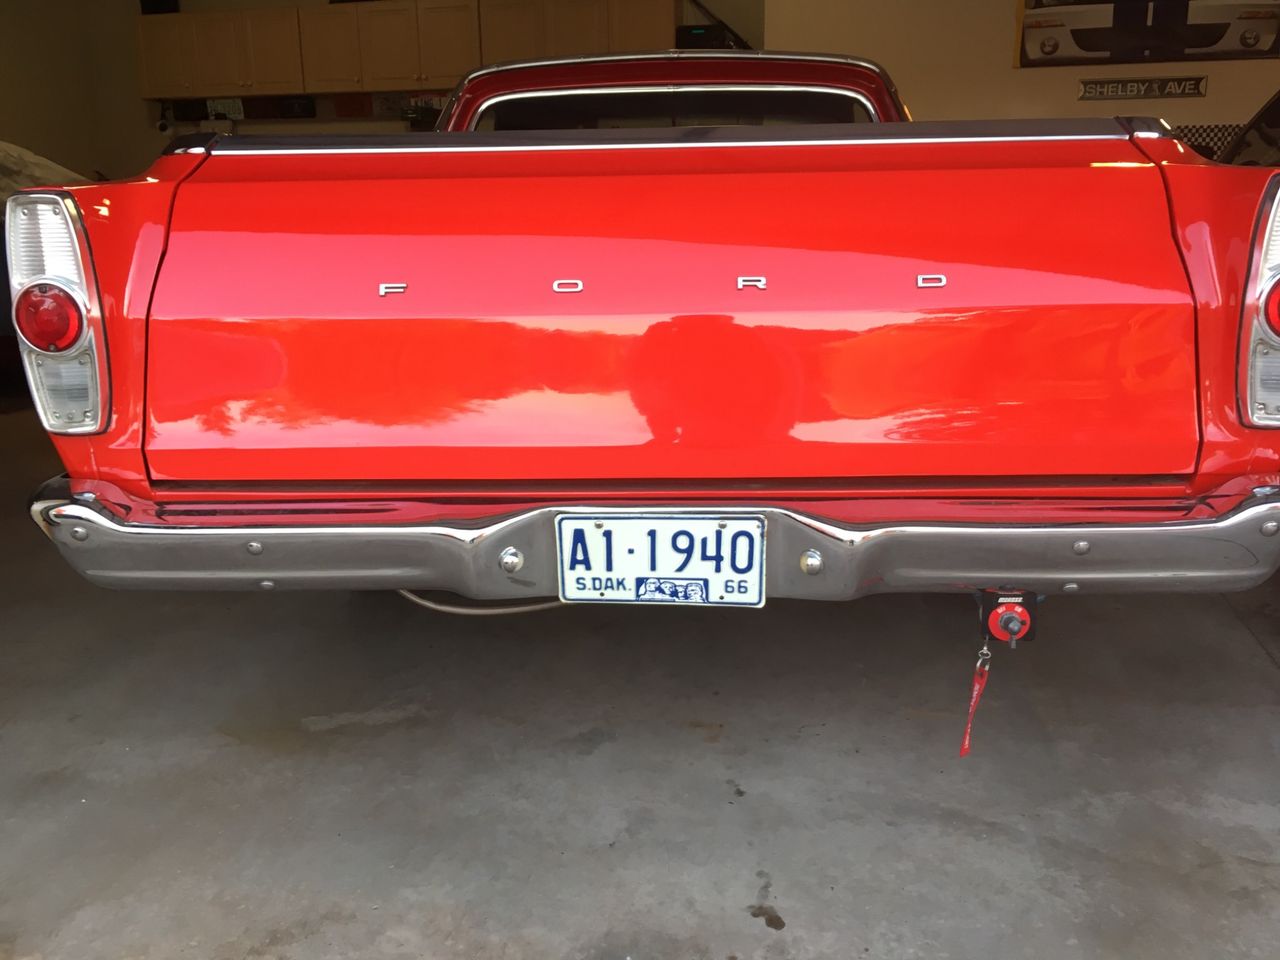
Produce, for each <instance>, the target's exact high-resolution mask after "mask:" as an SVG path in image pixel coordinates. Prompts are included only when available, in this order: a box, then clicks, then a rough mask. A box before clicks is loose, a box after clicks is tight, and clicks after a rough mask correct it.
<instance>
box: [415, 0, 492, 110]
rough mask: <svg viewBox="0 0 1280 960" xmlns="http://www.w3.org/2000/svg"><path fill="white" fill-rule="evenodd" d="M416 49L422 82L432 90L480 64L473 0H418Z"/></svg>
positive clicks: (476, 10)
mask: <svg viewBox="0 0 1280 960" xmlns="http://www.w3.org/2000/svg"><path fill="white" fill-rule="evenodd" d="M418 51H419V57H420V62H421V66H422V80H423V86H425V87H428V88H430V89H433V90H440V89H443V88H445V87H451V86H453V85H454V84H455V83H457V82H458V81H459V80H461V79H462V78H463V77H464V76H465V75H466V74H468V73H470V72H471V71H472V70H474V69H475V68H476V67H478V66H480V63H481V60H480V10H479V4H478V3H477V0H418Z"/></svg>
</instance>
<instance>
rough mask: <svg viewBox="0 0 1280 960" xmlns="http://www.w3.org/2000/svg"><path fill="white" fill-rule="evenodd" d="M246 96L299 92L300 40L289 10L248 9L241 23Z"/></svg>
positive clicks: (295, 19) (295, 14)
mask: <svg viewBox="0 0 1280 960" xmlns="http://www.w3.org/2000/svg"><path fill="white" fill-rule="evenodd" d="M241 23H242V27H241V29H242V30H243V36H244V39H243V42H242V51H243V54H242V55H243V56H244V58H245V63H246V65H247V66H246V69H245V73H246V74H247V79H248V84H247V85H248V88H249V92H250V93H259V94H262V93H268V94H269V93H301V92H302V91H303V89H304V88H303V84H302V39H301V37H300V36H299V34H298V11H297V10H295V9H294V8H292V7H283V8H280V9H271V10H248V11H246V12H245V14H244V19H243V21H241Z"/></svg>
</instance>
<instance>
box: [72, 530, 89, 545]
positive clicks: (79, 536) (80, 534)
mask: <svg viewBox="0 0 1280 960" xmlns="http://www.w3.org/2000/svg"><path fill="white" fill-rule="evenodd" d="M71 539H72V540H79V541H80V542H81V543H83V542H84V541H85V540H88V539H89V531H88V530H86V529H85V528H84V527H72V528H71Z"/></svg>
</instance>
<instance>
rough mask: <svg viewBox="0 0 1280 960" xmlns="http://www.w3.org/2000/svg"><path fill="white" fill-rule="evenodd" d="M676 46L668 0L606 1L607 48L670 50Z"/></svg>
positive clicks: (673, 8)
mask: <svg viewBox="0 0 1280 960" xmlns="http://www.w3.org/2000/svg"><path fill="white" fill-rule="evenodd" d="M675 45H676V6H675V3H673V2H672V0H609V49H610V50H611V51H613V52H616V53H633V52H635V51H638V50H670V49H671V48H672V47H674V46H675Z"/></svg>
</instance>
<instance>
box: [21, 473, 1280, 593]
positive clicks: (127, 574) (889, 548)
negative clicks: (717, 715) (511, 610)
mask: <svg viewBox="0 0 1280 960" xmlns="http://www.w3.org/2000/svg"><path fill="white" fill-rule="evenodd" d="M31 509H32V516H33V518H35V520H36V522H37V523H39V524H40V525H41V526H42V527H43V528H44V529H45V531H46V533H48V535H49V537H50V538H51V539H52V540H53V541H54V542H55V543H56V544H57V546H58V548H59V550H60V551H61V552H62V554H63V556H64V557H65V558H66V560H67V561H68V562H69V563H70V564H71V565H72V567H74V568H75V569H76V570H78V571H79V572H80V573H81V574H83V575H84V576H86V577H87V578H88V579H90V580H92V581H94V582H96V583H99V584H102V585H105V586H114V587H126V588H139V589H143V588H145V589H159V588H181V589H246V590H251V589H264V588H265V589H270V588H274V587H281V588H308V589H312V588H342V589H352V588H355V589H419V590H422V589H426V590H447V591H451V592H454V593H458V594H461V595H463V596H468V597H472V598H474V599H478V600H530V599H538V598H542V597H553V596H556V595H557V592H558V587H559V583H558V565H557V563H556V557H555V550H556V548H555V517H556V516H559V515H562V514H586V515H590V516H609V515H612V514H619V515H623V514H627V515H634V514H635V513H636V512H637V508H636V507H635V506H627V507H596V506H585V507H579V506H568V507H564V506H561V507H542V508H538V509H534V510H530V511H527V512H525V513H520V514H516V515H511V516H505V517H497V518H492V519H490V520H487V521H486V520H478V521H475V522H473V523H469V524H466V523H459V524H427V525H410V526H391V525H383V526H350V527H347V526H328V527H316V526H307V527H287V526H253V527H231V528H228V527H165V526H159V525H139V524H127V523H120V522H119V521H118V520H116V519H115V518H114V517H112V516H110V515H109V514H107V513H106V512H105V511H104V510H103V509H102V508H101V507H99V506H98V505H96V504H92V503H85V502H78V501H70V500H63V499H53V500H49V499H46V500H42V501H39V502H37V503H35V504H33V505H32V508H31ZM647 509H651V510H653V511H654V512H655V513H662V514H664V515H671V514H680V513H697V514H698V515H700V516H705V515H707V514H708V513H711V514H724V515H735V514H750V515H763V516H764V517H765V518H766V521H767V524H768V533H767V536H768V538H769V552H768V554H767V559H766V574H767V587H766V590H767V594H768V595H769V596H772V597H775V598H777V597H794V598H801V599H811V600H848V599H853V598H855V597H860V596H864V595H867V594H872V593H889V592H923V591H932V592H968V591H971V590H975V589H981V588H984V587H1010V588H1012V587H1018V588H1021V589H1025V590H1036V591H1039V592H1042V593H1059V592H1068V593H1073V592H1077V591H1081V592H1088V591H1095V592H1142V591H1164V590H1179V591H1187V590H1196V591H1220V590H1232V589H1246V588H1248V587H1251V586H1255V585H1256V584H1258V583H1260V582H1262V581H1263V580H1265V579H1266V578H1267V577H1269V576H1271V575H1272V574H1273V573H1274V572H1275V571H1276V569H1277V568H1278V567H1280V536H1277V535H1276V534H1277V531H1280V498H1274V497H1273V498H1259V499H1255V500H1253V501H1250V502H1249V503H1248V504H1246V505H1244V506H1242V507H1240V508H1239V509H1237V510H1236V511H1234V512H1233V513H1230V514H1228V515H1225V516H1223V517H1219V518H1215V519H1213V520H1196V521H1178V522H1171V523H1163V524H1112V525H1106V524H1095V525H1066V524H1064V525H1029V526H1012V525H1011V526H993V525H975V524H967V525H966V524H899V525H885V526H868V527H844V526H840V525H837V524H833V523H830V522H828V521H825V520H822V519H820V518H817V517H811V516H807V515H804V514H800V513H796V512H794V511H790V510H784V509H778V508H773V507H760V506H750V505H747V506H736V505H735V506H726V507H715V506H710V507H709V506H708V505H706V504H699V505H697V506H687V505H686V506H669V505H664V504H659V503H655V504H652V505H651V506H649V507H648V508H647ZM1082 541H1085V542H1087V544H1088V545H1087V546H1086V548H1085V549H1083V550H1081V549H1080V544H1081V542H1082ZM508 548H515V549H517V550H519V551H520V553H521V554H522V555H523V557H524V558H525V562H524V564H523V565H522V566H521V568H520V569H519V571H518V572H516V573H513V574H507V573H505V572H503V570H502V568H501V566H500V560H501V556H502V553H503V551H504V550H507V549H508ZM814 550H816V551H818V552H819V553H820V554H821V555H822V557H823V560H824V563H823V566H822V572H821V574H819V575H812V574H808V573H806V572H805V571H804V570H803V569H802V566H801V558H802V557H803V556H804V555H805V554H806V553H807V552H809V551H814Z"/></svg>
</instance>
